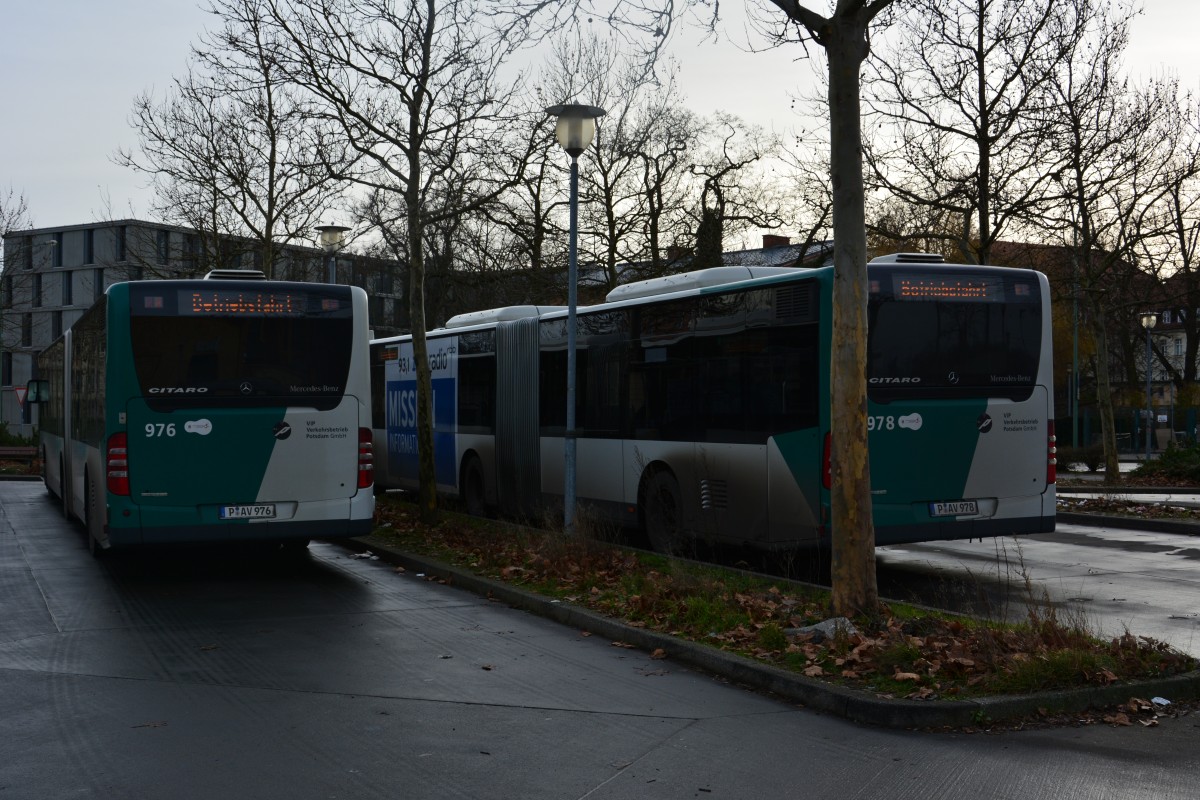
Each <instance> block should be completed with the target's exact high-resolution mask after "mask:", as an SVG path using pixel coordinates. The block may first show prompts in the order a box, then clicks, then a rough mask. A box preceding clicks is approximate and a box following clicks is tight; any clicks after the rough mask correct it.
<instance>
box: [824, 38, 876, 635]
mask: <svg viewBox="0 0 1200 800" xmlns="http://www.w3.org/2000/svg"><path fill="white" fill-rule="evenodd" d="M828 31H829V34H830V35H829V38H828V40H827V41H826V42H825V50H826V54H827V56H828V58H829V110H830V132H831V137H830V138H831V148H830V171H831V177H832V183H833V260H834V279H833V343H832V347H833V351H832V355H831V360H830V409H831V411H830V432H831V436H832V441H831V462H832V463H831V469H832V476H831V477H832V483H831V514H832V519H831V523H832V540H833V548H832V549H833V564H832V576H831V577H832V583H833V585H832V606H833V608H832V610H833V613H834V615H835V616H854V615H856V614H859V613H864V614H874V613H875V612H876V610H877V606H878V603H879V590H878V588H877V586H876V580H875V526H874V521H873V519H872V511H871V483H870V471H871V470H870V459H869V458H868V454H867V380H866V374H865V371H864V370H865V365H866V363H867V355H866V351H867V275H866V272H867V270H866V264H867V234H866V225H865V210H864V199H863V176H862V168H863V160H862V148H861V146H860V142H861V141H862V140H861V120H860V107H859V78H860V75H859V71H860V67H861V65H862V60H863V59H864V58H865V57H866V54H867V39H866V31H865V24H864V23H863V22H862V21H860V20H857V19H855V18H853V17H851V18H850V19H837V18H835V19H834V20H831V24H830V25H829V28H828Z"/></svg>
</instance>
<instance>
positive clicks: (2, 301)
mask: <svg viewBox="0 0 1200 800" xmlns="http://www.w3.org/2000/svg"><path fill="white" fill-rule="evenodd" d="M12 286H13V281H12V275H5V276H4V277H3V278H0V308H12Z"/></svg>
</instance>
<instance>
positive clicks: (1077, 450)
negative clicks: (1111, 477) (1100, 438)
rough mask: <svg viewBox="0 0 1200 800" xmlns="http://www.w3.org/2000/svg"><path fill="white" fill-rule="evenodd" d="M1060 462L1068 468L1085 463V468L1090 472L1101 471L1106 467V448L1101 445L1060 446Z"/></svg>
mask: <svg viewBox="0 0 1200 800" xmlns="http://www.w3.org/2000/svg"><path fill="white" fill-rule="evenodd" d="M1058 463H1059V464H1060V465H1061V466H1062V467H1063V468H1064V469H1067V470H1069V469H1071V467H1073V466H1075V465H1076V464H1083V466H1084V469H1086V470H1087V471H1088V472H1099V471H1100V470H1101V469H1103V468H1104V448H1103V447H1102V446H1101V445H1092V446H1091V447H1060V448H1058Z"/></svg>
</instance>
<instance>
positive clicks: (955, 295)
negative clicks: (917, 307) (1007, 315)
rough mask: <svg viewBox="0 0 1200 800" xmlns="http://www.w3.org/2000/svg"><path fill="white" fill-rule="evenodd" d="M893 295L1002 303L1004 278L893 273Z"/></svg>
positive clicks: (916, 298)
mask: <svg viewBox="0 0 1200 800" xmlns="http://www.w3.org/2000/svg"><path fill="white" fill-rule="evenodd" d="M1026 291H1028V287H1026ZM892 296H893V297H895V299H897V300H958V301H965V302H973V303H1003V302H1004V301H1005V299H1006V298H1005V292H1004V280H1003V279H1001V278H998V277H994V276H990V275H961V274H960V275H939V274H937V273H911V272H910V273H903V274H899V275H894V276H892Z"/></svg>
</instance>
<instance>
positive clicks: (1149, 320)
mask: <svg viewBox="0 0 1200 800" xmlns="http://www.w3.org/2000/svg"><path fill="white" fill-rule="evenodd" d="M1157 324H1158V315H1157V314H1154V313H1152V312H1147V313H1145V314H1142V327H1143V328H1145V329H1146V460H1147V461H1149V460H1150V433H1151V430H1152V429H1153V428H1154V402H1153V399H1152V398H1151V396H1150V371H1151V364H1150V358H1151V352H1150V331H1152V330H1153V329H1154V326H1155V325H1157Z"/></svg>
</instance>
